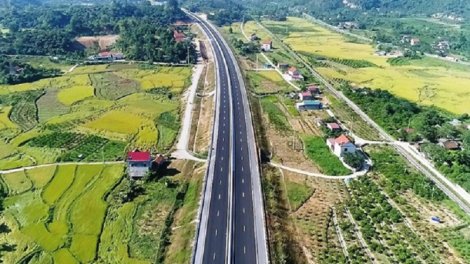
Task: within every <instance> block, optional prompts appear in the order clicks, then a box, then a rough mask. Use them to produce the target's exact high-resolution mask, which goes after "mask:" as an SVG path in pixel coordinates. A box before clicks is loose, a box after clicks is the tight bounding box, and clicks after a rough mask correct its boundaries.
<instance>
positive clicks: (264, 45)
mask: <svg viewBox="0 0 470 264" xmlns="http://www.w3.org/2000/svg"><path fill="white" fill-rule="evenodd" d="M272 48H273V42H272V41H270V40H266V41H263V43H262V44H261V50H262V51H266V52H267V51H271V49H272Z"/></svg>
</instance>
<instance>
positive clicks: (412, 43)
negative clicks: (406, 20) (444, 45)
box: [410, 38, 420, 46]
mask: <svg viewBox="0 0 470 264" xmlns="http://www.w3.org/2000/svg"><path fill="white" fill-rule="evenodd" d="M419 42H420V41H419V39H418V38H413V39H411V40H410V45H411V46H415V45H418V44H419Z"/></svg>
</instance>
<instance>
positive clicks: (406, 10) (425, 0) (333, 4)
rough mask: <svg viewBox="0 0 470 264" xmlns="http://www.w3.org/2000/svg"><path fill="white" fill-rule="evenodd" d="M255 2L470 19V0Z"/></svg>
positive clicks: (294, 7)
mask: <svg viewBox="0 0 470 264" xmlns="http://www.w3.org/2000/svg"><path fill="white" fill-rule="evenodd" d="M245 2H248V0H245ZM256 3H257V5H260V4H261V5H262V4H263V3H265V4H266V5H268V6H269V5H273V3H275V5H278V6H285V7H287V8H288V10H290V11H301V12H305V11H307V10H308V12H309V13H325V12H326V13H329V12H332V11H341V10H343V11H344V10H350V11H357V12H358V13H363V12H364V11H368V12H377V13H393V14H395V15H400V14H402V15H428V16H429V15H432V14H436V13H444V14H446V15H457V16H462V17H464V18H466V20H470V1H468V0H275V1H272V0H260V1H257V2H256Z"/></svg>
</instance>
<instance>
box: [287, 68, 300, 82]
mask: <svg viewBox="0 0 470 264" xmlns="http://www.w3.org/2000/svg"><path fill="white" fill-rule="evenodd" d="M287 75H288V77H289V80H290V81H298V80H303V79H304V77H303V76H302V75H301V74H300V72H299V71H298V70H297V69H296V68H294V67H292V68H290V69H289V70H288V71H287Z"/></svg>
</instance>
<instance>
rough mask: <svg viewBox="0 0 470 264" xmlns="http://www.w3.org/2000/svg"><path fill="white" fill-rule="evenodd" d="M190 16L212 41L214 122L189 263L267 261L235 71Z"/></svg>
mask: <svg viewBox="0 0 470 264" xmlns="http://www.w3.org/2000/svg"><path fill="white" fill-rule="evenodd" d="M192 16H193V18H194V19H195V20H197V21H199V22H200V24H201V25H203V29H204V31H205V33H206V35H208V38H209V40H210V41H211V43H212V44H213V50H214V54H215V58H216V69H217V80H218V82H217V88H218V91H217V93H216V94H217V100H216V105H217V106H216V122H214V132H215V133H214V134H213V141H212V149H213V151H212V153H211V155H210V165H209V170H208V173H207V175H206V177H207V179H206V186H205V187H204V188H205V191H204V203H203V205H202V211H201V216H200V221H199V227H198V231H197V233H198V234H197V237H196V241H195V243H196V245H195V253H194V258H193V263H197V264H199V263H235V264H238V263H240V264H242V263H243V264H245V263H257V264H267V263H268V255H267V254H268V250H267V244H266V228H265V222H264V206H263V199H262V193H261V182H260V175H259V166H258V160H257V155H256V150H255V149H256V147H255V141H254V131H253V125H252V121H251V113H250V110H249V104H248V97H247V95H246V90H245V86H244V83H243V78H242V76H241V71H240V69H239V67H238V64H237V62H236V59H235V57H234V55H233V53H232V51H231V50H230V48H229V46H228V44H227V43H226V42H225V40H224V39H223V38H222V37H221V35H220V33H219V32H218V31H217V30H216V29H215V28H214V27H213V26H212V25H211V24H210V23H208V22H206V21H204V20H202V19H201V18H199V17H196V16H195V15H192Z"/></svg>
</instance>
